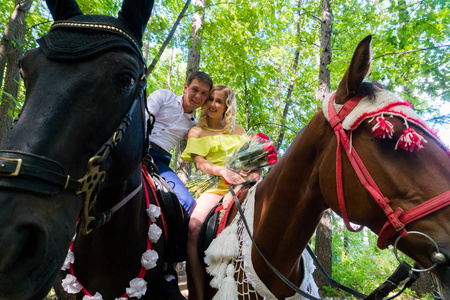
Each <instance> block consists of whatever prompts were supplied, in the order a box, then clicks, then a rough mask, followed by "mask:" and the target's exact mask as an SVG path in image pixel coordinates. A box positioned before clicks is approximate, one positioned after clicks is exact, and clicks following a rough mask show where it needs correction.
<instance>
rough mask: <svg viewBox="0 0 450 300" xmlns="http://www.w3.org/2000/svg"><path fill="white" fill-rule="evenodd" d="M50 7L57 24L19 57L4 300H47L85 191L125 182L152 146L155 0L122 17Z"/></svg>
mask: <svg viewBox="0 0 450 300" xmlns="http://www.w3.org/2000/svg"><path fill="white" fill-rule="evenodd" d="M47 5H48V7H49V9H50V11H51V13H52V15H53V18H54V20H55V23H54V24H53V26H52V28H51V30H50V32H49V33H48V34H47V35H45V36H43V37H42V38H40V39H39V40H38V42H39V45H40V47H39V48H37V49H34V50H30V51H28V52H27V53H26V54H25V55H24V57H23V59H22V60H21V67H22V70H21V72H22V76H23V78H24V82H25V86H26V100H25V105H24V108H23V111H22V113H21V116H20V119H19V121H18V122H17V123H16V124H15V125H14V128H13V129H12V131H11V132H10V134H9V135H8V136H7V137H6V138H5V139H4V141H2V143H1V145H0V149H1V150H0V207H2V209H1V211H0V299H42V298H43V297H45V295H46V294H47V293H48V291H49V290H50V288H51V286H52V284H53V281H54V278H55V276H56V274H57V273H58V271H59V270H60V268H61V265H62V264H63V262H64V258H65V256H66V253H67V249H68V247H69V244H70V241H71V240H72V238H73V236H74V233H75V230H76V222H77V219H78V218H79V216H80V212H81V210H82V207H83V205H86V204H83V203H84V202H85V201H83V200H84V199H85V198H86V194H87V193H92V195H91V197H90V198H92V199H93V198H95V195H96V194H97V193H99V192H101V190H102V189H103V188H105V187H107V186H108V185H114V184H115V181H117V180H118V179H117V178H127V176H129V175H130V174H131V172H133V171H134V169H135V168H136V165H137V164H138V163H139V162H140V160H141V158H142V156H143V154H144V151H145V148H146V147H145V142H144V140H145V138H144V137H145V126H144V124H145V123H144V115H143V111H144V102H145V84H146V80H145V72H146V66H145V61H144V59H143V57H142V53H141V47H142V35H143V32H144V30H145V27H146V24H147V22H148V19H149V17H150V13H151V9H152V7H153V0H125V1H124V3H123V5H122V9H121V11H120V12H119V16H118V18H114V17H110V16H101V15H84V14H83V13H82V12H81V10H80V8H79V7H78V5H77V4H76V2H75V1H71V0H64V1H62V0H61V1H60V0H48V1H47ZM131 120H133V122H132V121H131ZM136 121H137V122H136ZM126 145H128V147H126ZM130 145H132V146H131V147H130ZM119 156H123V157H125V159H121V160H119V159H118V157H119ZM88 162H89V163H88ZM88 165H89V168H88ZM92 168H97V169H98V170H97V171H92ZM90 170H91V171H90ZM103 171H106V175H105V174H104V173H103ZM111 174H116V175H114V176H112V175H111ZM102 182H103V184H100V183H102ZM86 190H87V191H88V192H87V193H85V192H84V191H86ZM88 198H89V197H88ZM87 205H88V206H89V205H92V204H87Z"/></svg>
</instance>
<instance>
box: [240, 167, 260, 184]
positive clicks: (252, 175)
mask: <svg viewBox="0 0 450 300" xmlns="http://www.w3.org/2000/svg"><path fill="white" fill-rule="evenodd" d="M262 171H263V170H262V169H259V170H254V171H250V172H244V171H241V172H240V173H239V174H240V175H241V176H242V177H248V180H250V181H258V180H259V178H261V175H262Z"/></svg>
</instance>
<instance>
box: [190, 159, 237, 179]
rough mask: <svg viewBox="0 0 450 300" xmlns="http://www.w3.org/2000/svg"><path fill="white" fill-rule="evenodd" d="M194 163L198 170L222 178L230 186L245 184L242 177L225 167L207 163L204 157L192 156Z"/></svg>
mask: <svg viewBox="0 0 450 300" xmlns="http://www.w3.org/2000/svg"><path fill="white" fill-rule="evenodd" d="M192 161H193V162H194V165H195V168H196V169H197V170H201V171H202V172H205V173H207V174H210V175H216V176H221V177H223V178H224V179H225V180H226V181H227V182H228V183H230V184H240V183H244V182H245V179H244V178H243V177H242V176H241V175H239V174H237V173H235V172H233V171H230V170H228V169H227V168H225V167H221V166H218V165H215V164H213V163H211V162H209V161H207V160H206V159H205V158H204V157H203V156H200V155H194V154H192Z"/></svg>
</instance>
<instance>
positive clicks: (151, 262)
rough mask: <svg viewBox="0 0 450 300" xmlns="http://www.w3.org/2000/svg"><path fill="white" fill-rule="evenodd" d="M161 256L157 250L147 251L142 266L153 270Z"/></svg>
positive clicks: (142, 259)
mask: <svg viewBox="0 0 450 300" xmlns="http://www.w3.org/2000/svg"><path fill="white" fill-rule="evenodd" d="M158 258H159V255H158V252H156V251H155V250H147V251H145V252H144V254H142V257H141V264H142V266H143V267H144V268H145V269H146V270H149V269H153V268H154V267H156V263H157V261H158Z"/></svg>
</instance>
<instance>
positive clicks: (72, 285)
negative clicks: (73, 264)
mask: <svg viewBox="0 0 450 300" xmlns="http://www.w3.org/2000/svg"><path fill="white" fill-rule="evenodd" d="M61 285H62V287H63V289H64V290H65V291H66V292H67V293H69V294H77V293H79V292H80V291H81V290H82V289H83V286H82V285H81V284H80V283H79V282H78V281H77V278H76V277H75V276H72V275H71V274H67V276H66V278H64V279H63V281H62V284H61Z"/></svg>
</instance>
